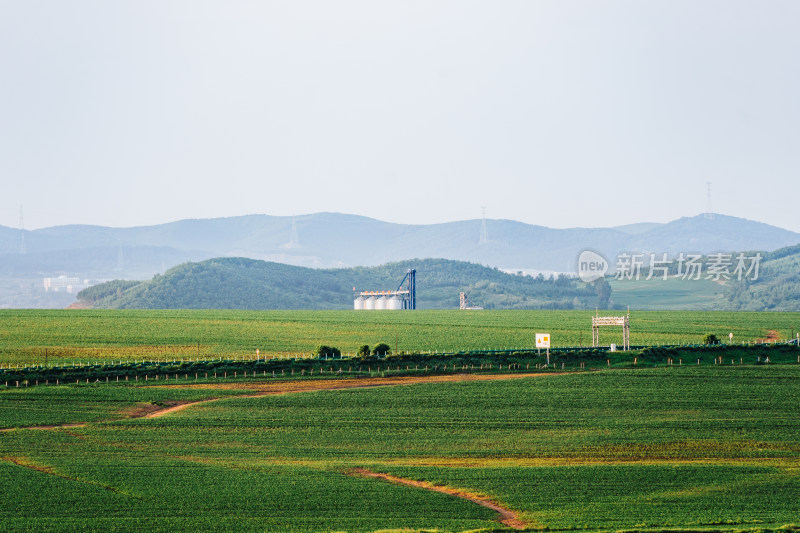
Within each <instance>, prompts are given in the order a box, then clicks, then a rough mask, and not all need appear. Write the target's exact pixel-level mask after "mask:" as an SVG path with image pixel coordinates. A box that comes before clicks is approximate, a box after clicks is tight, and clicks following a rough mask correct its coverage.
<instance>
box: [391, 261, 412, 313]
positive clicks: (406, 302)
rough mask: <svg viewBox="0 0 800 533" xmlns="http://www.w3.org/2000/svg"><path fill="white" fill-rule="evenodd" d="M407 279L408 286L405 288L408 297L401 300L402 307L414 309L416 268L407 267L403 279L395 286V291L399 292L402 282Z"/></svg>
mask: <svg viewBox="0 0 800 533" xmlns="http://www.w3.org/2000/svg"><path fill="white" fill-rule="evenodd" d="M406 280H408V287H407V288H406V290H407V291H408V298H407V299H405V300H403V309H416V308H417V270H416V269H414V268H409V269H408V272H406V275H405V277H404V278H403V281H401V282H400V285H399V286H398V287H397V291H396V292H399V291H400V289H402V288H403V283H405V282H406Z"/></svg>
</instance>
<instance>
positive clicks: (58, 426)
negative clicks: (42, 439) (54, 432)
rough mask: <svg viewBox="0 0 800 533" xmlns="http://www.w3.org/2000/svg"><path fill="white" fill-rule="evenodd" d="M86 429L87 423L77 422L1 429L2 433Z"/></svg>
mask: <svg viewBox="0 0 800 533" xmlns="http://www.w3.org/2000/svg"><path fill="white" fill-rule="evenodd" d="M82 427H86V422H77V423H72V424H61V425H55V426H27V427H21V428H3V429H0V432H3V431H15V430H17V429H69V428H82Z"/></svg>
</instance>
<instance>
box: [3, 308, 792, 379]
mask: <svg viewBox="0 0 800 533" xmlns="http://www.w3.org/2000/svg"><path fill="white" fill-rule="evenodd" d="M621 313H622V312H621V311H616V312H614V311H607V312H604V314H617V315H619V314H621ZM592 314H593V313H591V312H588V311H414V312H402V311H374V312H363V311H362V312H357V311H134V310H126V311H111V310H56V311H38V310H2V311H0V364H14V365H16V364H22V365H31V364H37V365H39V364H45V362H46V363H47V364H49V365H58V364H70V363H73V362H86V361H98V360H141V359H148V360H162V361H167V360H175V359H183V358H206V359H207V358H214V357H223V358H238V357H244V358H251V357H255V352H256V349H258V350H260V353H261V355H262V356H267V357H286V356H291V357H298V356H308V355H310V354H311V353H313V352H314V351H315V349H316V347H317V346H319V345H321V344H325V345H328V346H335V347H337V348H339V349H340V350H342V352H343V353H345V354H346V353H350V354H353V353H355V352H356V351H357V350H358V347H359V346H361V345H364V344H368V345H371V346H374V345H375V344H377V343H379V342H385V343H387V344H389V345H390V346H391V347H392V349H393V350H394V349H395V348H397V349H398V350H400V351H419V352H427V351H439V352H442V351H446V352H453V351H465V350H483V349H524V348H532V347H533V346H534V333H536V332H547V333H550V334H551V335H552V342H553V346H554V347H557V346H579V345H580V346H587V345H589V344H591V316H592ZM798 329H800V313H790V312H784V313H758V312H708V311H633V312H632V313H631V343H632V344H634V345H661V344H697V343H699V342H701V339H702V337H703V335H705V334H707V333H714V334H716V335H717V336H718V337H720V338H721V339H727V336H728V334H729V333H733V334H734V342H756V341H760V340H764V339H770V340H787V339H789V338H792V337H793V336H794V334H795V333H796V332H797V331H798ZM600 340H601V344H605V345H608V344H609V343H619V342H620V340H621V332H620V331H619V330H618V329H613V328H611V329H608V330H607V331H606V330H604V331H602V333H601V338H600Z"/></svg>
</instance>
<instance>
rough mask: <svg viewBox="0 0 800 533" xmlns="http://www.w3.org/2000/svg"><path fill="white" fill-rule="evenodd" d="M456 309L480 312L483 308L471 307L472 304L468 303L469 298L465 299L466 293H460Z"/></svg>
mask: <svg viewBox="0 0 800 533" xmlns="http://www.w3.org/2000/svg"><path fill="white" fill-rule="evenodd" d="M458 308H459V309H473V310H481V309H483V307H478V306H477V305H472V303H471V302H470V301H469V298H467V293H466V292H462V293H460V295H459V306H458Z"/></svg>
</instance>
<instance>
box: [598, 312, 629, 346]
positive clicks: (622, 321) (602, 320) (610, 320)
mask: <svg viewBox="0 0 800 533" xmlns="http://www.w3.org/2000/svg"><path fill="white" fill-rule="evenodd" d="M630 320H631V312H630V310H629V311H628V314H627V315H622V316H593V317H592V347H594V348H596V347H598V346H599V345H600V326H622V349H623V350H625V351H628V350H630V349H631V326H630Z"/></svg>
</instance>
